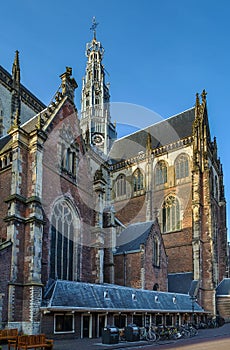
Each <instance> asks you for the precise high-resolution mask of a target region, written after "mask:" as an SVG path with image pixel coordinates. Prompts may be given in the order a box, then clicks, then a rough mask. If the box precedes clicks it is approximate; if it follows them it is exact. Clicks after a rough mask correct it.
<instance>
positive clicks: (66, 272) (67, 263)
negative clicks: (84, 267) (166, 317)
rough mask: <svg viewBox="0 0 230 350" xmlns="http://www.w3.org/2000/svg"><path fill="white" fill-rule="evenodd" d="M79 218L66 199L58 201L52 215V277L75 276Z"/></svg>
mask: <svg viewBox="0 0 230 350" xmlns="http://www.w3.org/2000/svg"><path fill="white" fill-rule="evenodd" d="M78 220H79V218H77V217H76V214H75V213H74V212H73V210H72V209H71V207H70V205H69V204H68V202H67V201H66V200H62V201H59V202H58V203H56V205H55V207H54V208H53V213H52V217H51V249H50V277H51V278H53V279H64V280H73V278H74V270H76V266H75V265H76V262H75V260H76V259H74V257H75V256H76V252H75V242H76V241H77V239H78V227H79V225H78Z"/></svg>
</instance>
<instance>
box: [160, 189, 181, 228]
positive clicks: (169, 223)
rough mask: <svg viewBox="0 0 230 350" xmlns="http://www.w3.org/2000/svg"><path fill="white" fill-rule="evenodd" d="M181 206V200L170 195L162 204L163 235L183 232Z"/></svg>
mask: <svg viewBox="0 0 230 350" xmlns="http://www.w3.org/2000/svg"><path fill="white" fill-rule="evenodd" d="M180 211H181V205H180V202H179V199H178V198H177V197H176V196H175V195H173V194H169V195H168V196H167V197H166V198H165V199H164V202H163V203H162V209H161V227H162V233H168V232H174V231H179V230H181V218H180Z"/></svg>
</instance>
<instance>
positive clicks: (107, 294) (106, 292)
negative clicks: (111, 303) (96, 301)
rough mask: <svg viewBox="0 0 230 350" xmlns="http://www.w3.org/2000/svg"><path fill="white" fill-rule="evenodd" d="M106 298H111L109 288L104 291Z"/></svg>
mask: <svg viewBox="0 0 230 350" xmlns="http://www.w3.org/2000/svg"><path fill="white" fill-rule="evenodd" d="M104 299H109V292H108V290H107V289H106V290H105V291H104Z"/></svg>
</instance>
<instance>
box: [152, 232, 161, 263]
mask: <svg viewBox="0 0 230 350" xmlns="http://www.w3.org/2000/svg"><path fill="white" fill-rule="evenodd" d="M152 251H153V256H152V262H153V266H154V267H160V240H159V238H158V237H157V236H156V235H154V236H153V241H152Z"/></svg>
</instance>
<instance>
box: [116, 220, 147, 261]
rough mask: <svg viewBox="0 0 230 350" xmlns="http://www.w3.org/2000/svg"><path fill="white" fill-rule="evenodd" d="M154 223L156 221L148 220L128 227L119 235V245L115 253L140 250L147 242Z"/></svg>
mask: <svg viewBox="0 0 230 350" xmlns="http://www.w3.org/2000/svg"><path fill="white" fill-rule="evenodd" d="M153 225H154V221H147V222H141V223H136V224H132V225H129V226H128V227H126V228H125V229H124V230H123V231H122V232H121V233H120V235H119V236H118V237H117V247H116V252H115V253H114V254H115V255H116V254H122V253H124V252H126V253H127V252H131V251H138V250H140V245H141V244H145V243H146V241H147V239H148V236H149V234H150V232H151V229H152V226H153Z"/></svg>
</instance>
